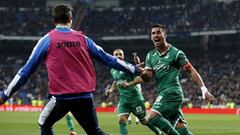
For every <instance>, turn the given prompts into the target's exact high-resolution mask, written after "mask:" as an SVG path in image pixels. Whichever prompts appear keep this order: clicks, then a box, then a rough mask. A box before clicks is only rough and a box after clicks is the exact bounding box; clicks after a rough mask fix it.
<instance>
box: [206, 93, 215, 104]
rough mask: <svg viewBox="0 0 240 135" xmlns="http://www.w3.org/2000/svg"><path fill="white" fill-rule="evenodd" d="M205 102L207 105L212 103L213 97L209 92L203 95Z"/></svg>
mask: <svg viewBox="0 0 240 135" xmlns="http://www.w3.org/2000/svg"><path fill="white" fill-rule="evenodd" d="M205 100H206V101H207V102H209V103H213V101H214V96H213V95H212V94H211V93H210V92H208V91H207V92H206V93H205Z"/></svg>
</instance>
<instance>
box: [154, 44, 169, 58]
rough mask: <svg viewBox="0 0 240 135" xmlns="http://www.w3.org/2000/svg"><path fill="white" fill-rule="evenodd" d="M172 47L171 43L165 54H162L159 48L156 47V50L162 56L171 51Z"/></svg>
mask: <svg viewBox="0 0 240 135" xmlns="http://www.w3.org/2000/svg"><path fill="white" fill-rule="evenodd" d="M171 48H172V45H171V44H169V47H168V49H167V51H166V52H165V53H164V54H161V53H160V52H159V51H158V50H157V49H155V51H156V53H157V54H158V55H159V56H160V57H162V56H165V55H166V54H167V53H168V52H169V51H170V49H171Z"/></svg>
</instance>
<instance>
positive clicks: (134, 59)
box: [132, 52, 141, 64]
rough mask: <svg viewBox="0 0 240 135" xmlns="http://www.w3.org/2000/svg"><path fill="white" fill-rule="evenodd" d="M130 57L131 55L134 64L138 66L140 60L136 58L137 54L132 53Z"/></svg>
mask: <svg viewBox="0 0 240 135" xmlns="http://www.w3.org/2000/svg"><path fill="white" fill-rule="evenodd" d="M132 55H133V61H134V63H135V64H140V63H141V60H140V58H139V57H138V56H137V52H134V53H132Z"/></svg>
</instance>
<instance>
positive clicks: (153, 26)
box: [150, 23, 167, 32]
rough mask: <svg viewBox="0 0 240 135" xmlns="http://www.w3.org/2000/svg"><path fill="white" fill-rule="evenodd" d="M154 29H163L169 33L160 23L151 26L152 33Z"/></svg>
mask: <svg viewBox="0 0 240 135" xmlns="http://www.w3.org/2000/svg"><path fill="white" fill-rule="evenodd" d="M153 28H161V29H163V30H164V31H165V32H167V30H166V27H165V26H164V25H163V24H160V23H154V24H152V25H151V28H150V32H151V31H152V29H153Z"/></svg>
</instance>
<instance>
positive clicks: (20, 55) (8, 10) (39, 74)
mask: <svg viewBox="0 0 240 135" xmlns="http://www.w3.org/2000/svg"><path fill="white" fill-rule="evenodd" d="M56 3H68V4H71V5H72V6H73V9H74V14H73V17H74V20H75V21H74V22H73V23H74V26H73V27H74V29H76V30H81V31H83V32H84V33H85V34H86V35H87V36H89V37H91V38H92V39H93V40H94V41H95V42H96V43H97V44H99V45H100V46H102V47H103V48H104V49H105V50H106V52H108V53H112V51H113V49H116V48H122V49H123V50H124V52H125V55H126V56H125V57H126V60H127V61H130V62H133V61H132V52H137V53H138V55H139V57H140V58H141V60H144V59H145V56H146V54H147V52H148V51H149V50H151V49H152V48H153V45H152V43H151V41H150V39H149V26H150V25H151V24H152V23H153V22H159V23H162V24H164V25H165V26H166V27H167V29H168V42H170V43H171V44H173V45H174V46H177V47H178V48H180V49H182V50H183V51H184V52H185V53H186V54H187V56H188V58H189V60H190V61H191V62H192V64H193V65H194V66H195V68H196V69H197V70H198V71H199V73H200V74H201V76H202V78H203V79H204V81H205V83H206V85H207V87H208V89H209V91H210V92H211V93H213V95H214V96H215V97H216V100H215V101H214V103H213V104H212V105H208V104H206V103H205V102H202V99H201V91H200V90H199V89H198V88H197V87H196V85H195V84H193V83H192V81H191V80H190V78H189V77H188V76H187V75H186V74H184V73H182V74H181V76H180V81H181V84H182V87H183V89H184V95H185V102H184V104H183V107H186V108H192V107H193V108H195V107H197V108H206V107H207V108H240V59H239V56H240V43H239V39H240V1H239V0H161V1H159V0H131V1H130V0H1V3H0V16H1V19H0V90H2V89H4V88H5V87H6V86H7V84H9V82H10V81H11V79H12V78H13V76H14V75H15V73H16V72H17V71H18V69H19V68H20V67H21V66H22V65H23V64H24V63H25V62H26V60H27V58H28V56H29V55H30V53H31V51H32V49H33V47H34V45H35V44H36V42H37V40H38V39H39V38H40V37H41V36H43V35H44V34H46V33H47V32H48V31H49V30H50V29H52V28H54V26H53V24H52V22H51V19H50V9H51V7H52V6H53V5H54V4H56ZM94 65H95V68H96V73H97V92H96V93H95V101H96V103H97V105H98V106H99V107H101V106H104V107H105V106H110V107H112V106H115V105H116V104H117V101H118V98H119V96H118V93H117V92H115V93H113V94H112V95H111V96H110V97H106V96H105V95H104V91H105V89H106V88H108V87H109V85H110V84H111V82H112V79H111V75H110V73H109V70H110V69H109V68H107V67H105V66H103V65H102V64H101V63H98V62H96V61H94ZM154 84H155V82H153V81H151V82H150V83H147V84H144V85H143V94H144V97H145V100H146V102H149V103H150V104H151V103H153V101H154V100H155V95H156V93H155V91H156V90H155V87H154ZM47 90H48V84H47V73H46V70H45V67H44V63H42V64H41V66H40V67H38V69H37V71H36V72H35V73H34V74H33V75H32V77H31V78H30V79H29V81H28V82H27V84H26V85H25V86H24V87H22V88H21V90H19V91H18V92H17V93H16V94H15V95H14V96H13V97H12V98H11V99H10V100H9V102H8V103H7V104H6V105H8V104H18V105H33V106H37V105H42V104H44V103H45V102H46V101H47ZM0 118H1V113H0ZM36 119H37V118H36ZM116 124H117V123H116ZM116 126H117V125H116ZM0 127H1V126H0ZM236 133H237V134H240V131H239V130H238V131H236ZM0 134H3V133H1V130H0ZM213 134H214V133H213Z"/></svg>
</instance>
